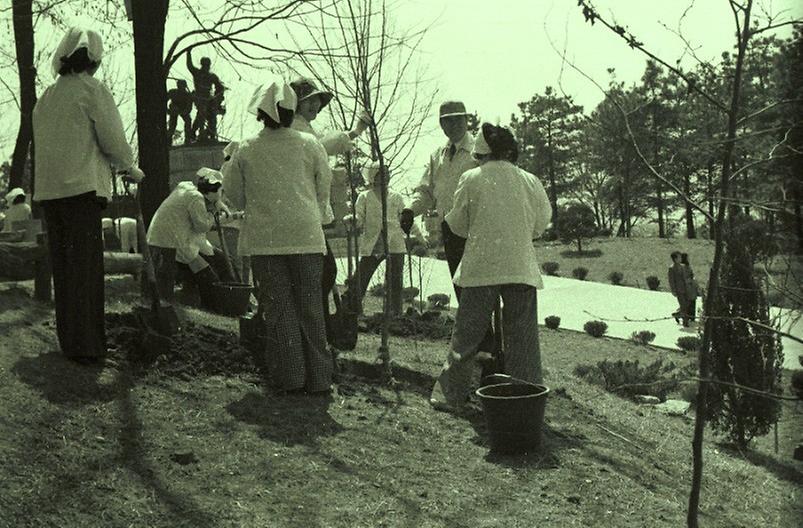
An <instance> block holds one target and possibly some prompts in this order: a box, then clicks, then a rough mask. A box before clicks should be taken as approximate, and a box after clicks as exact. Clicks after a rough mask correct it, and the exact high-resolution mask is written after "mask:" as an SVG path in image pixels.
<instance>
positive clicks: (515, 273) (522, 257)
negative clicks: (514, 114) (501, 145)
mask: <svg viewBox="0 0 803 528" xmlns="http://www.w3.org/2000/svg"><path fill="white" fill-rule="evenodd" d="M551 216H552V206H551V205H550V203H549V198H548V197H547V194H546V191H545V190H544V186H543V185H542V184H541V182H540V181H539V180H538V178H536V177H535V176H533V175H532V174H530V173H529V172H527V171H525V170H522V169H520V168H518V167H516V166H515V165H513V164H512V163H509V162H507V161H489V162H487V163H485V164H483V165H481V166H480V167H477V168H476V169H472V170H470V171H467V172H465V173H464V174H463V176H462V177H461V178H460V182H459V183H458V185H457V191H455V195H454V206H453V207H452V210H451V211H450V212H449V213H448V214H447V215H446V222H447V223H448V224H449V227H450V228H451V230H452V231H453V232H454V233H455V234H456V235H458V236H461V237H464V238H466V239H467V240H466V249H465V252H464V253H463V259H462V260H461V262H460V266H459V267H458V268H457V272H456V273H455V276H454V283H455V284H457V285H458V286H462V287H472V286H491V285H495V284H527V285H530V286H535V287H536V288H543V287H544V284H543V281H542V279H541V271H540V270H539V266H538V262H537V259H536V255H535V248H533V242H532V241H533V240H534V239H535V238H537V237H539V236H540V235H541V233H543V232H544V230H545V229H546V227H547V225H549V221H550V218H551Z"/></svg>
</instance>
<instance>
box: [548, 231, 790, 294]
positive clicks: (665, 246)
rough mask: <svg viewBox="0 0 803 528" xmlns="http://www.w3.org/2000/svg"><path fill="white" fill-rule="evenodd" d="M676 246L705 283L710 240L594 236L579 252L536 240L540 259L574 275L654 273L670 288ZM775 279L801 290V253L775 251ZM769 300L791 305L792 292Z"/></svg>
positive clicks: (634, 280) (639, 283)
mask: <svg viewBox="0 0 803 528" xmlns="http://www.w3.org/2000/svg"><path fill="white" fill-rule="evenodd" d="M673 251H680V252H681V253H688V254H689V261H690V262H691V266H692V269H694V273H695V277H696V278H697V280H698V282H699V283H700V285H701V286H703V287H705V283H706V282H707V281H708V270H709V269H710V267H711V264H712V262H713V260H714V244H713V242H712V241H710V240H703V239H693V240H689V239H686V238H657V237H645V238H596V239H593V240H591V241H588V242H585V241H584V242H583V252H582V253H577V245H576V244H571V245H564V244H561V243H560V242H543V241H541V242H538V243H537V244H536V255H537V256H538V262H539V264H543V263H544V262H557V263H558V264H559V265H560V268H559V270H558V274H559V275H560V276H562V277H568V278H572V270H573V269H575V268H577V267H584V268H587V269H588V276H587V277H586V280H589V281H594V282H605V283H610V280H609V279H608V276H609V275H610V274H611V272H614V271H618V272H620V273H622V275H624V280H623V282H622V284H624V285H625V286H633V287H636V288H644V289H646V288H647V277H648V276H650V275H655V276H656V277H658V279H659V280H660V281H661V284H660V286H659V288H658V289H659V290H660V291H669V283H668V279H667V270H668V269H669V266H670V265H671V260H670V258H669V254H670V253H672V252H673ZM770 274H771V277H772V279H773V280H774V281H775V282H776V283H778V284H779V285H783V286H785V287H786V288H789V289H792V290H793V291H796V292H797V296H798V298H800V294H801V289H800V288H801V284H803V259H801V258H800V257H794V256H793V257H787V256H783V257H777V258H776V259H775V260H774V261H773V265H772V267H771V269H770ZM770 300H771V302H772V303H773V304H775V305H777V306H782V307H793V304H792V303H791V301H790V300H789V299H788V298H785V296H783V295H780V294H779V293H778V292H777V291H775V292H771V294H770ZM797 307H798V308H799V306H797Z"/></svg>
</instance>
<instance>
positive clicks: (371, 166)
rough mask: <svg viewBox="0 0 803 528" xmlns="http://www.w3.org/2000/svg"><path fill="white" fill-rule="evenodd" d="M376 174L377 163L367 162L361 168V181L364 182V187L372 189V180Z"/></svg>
mask: <svg viewBox="0 0 803 528" xmlns="http://www.w3.org/2000/svg"><path fill="white" fill-rule="evenodd" d="M378 172H379V162H378V161H369V162H368V163H366V164H365V165H363V166H362V178H363V180H365V185H366V187H370V188H373V187H374V178H376V175H377V173H378Z"/></svg>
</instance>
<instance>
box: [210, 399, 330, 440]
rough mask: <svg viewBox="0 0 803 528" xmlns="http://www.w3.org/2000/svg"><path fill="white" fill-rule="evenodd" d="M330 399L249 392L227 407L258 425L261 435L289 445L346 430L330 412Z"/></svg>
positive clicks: (238, 418)
mask: <svg viewBox="0 0 803 528" xmlns="http://www.w3.org/2000/svg"><path fill="white" fill-rule="evenodd" d="M331 402H332V399H331V397H329V396H307V395H304V394H300V395H285V396H272V395H266V394H260V393H257V392H249V393H248V394H246V395H245V396H243V397H242V398H241V399H240V400H238V401H236V402H232V403H230V404H229V405H228V406H227V407H226V408H227V410H228V411H229V413H230V414H231V415H232V416H233V417H235V418H236V419H237V420H240V421H241V422H243V423H247V424H251V425H256V426H258V427H259V433H258V434H259V435H260V436H261V437H262V438H267V439H269V440H272V441H274V442H277V443H281V444H284V445H287V446H293V445H298V444H301V445H307V446H314V445H316V444H317V440H318V438H320V437H322V436H332V435H336V434H338V433H339V432H341V431H343V427H342V426H341V425H340V424H339V423H337V422H336V421H335V420H334V419H333V418H332V417H331V416H330V415H329V405H330V404H331Z"/></svg>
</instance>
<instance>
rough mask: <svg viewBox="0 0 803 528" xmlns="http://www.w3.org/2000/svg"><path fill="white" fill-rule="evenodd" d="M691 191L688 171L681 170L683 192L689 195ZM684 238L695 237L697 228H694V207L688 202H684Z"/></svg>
mask: <svg viewBox="0 0 803 528" xmlns="http://www.w3.org/2000/svg"><path fill="white" fill-rule="evenodd" d="M690 192H691V177H690V176H689V172H688V171H685V170H684V171H683V193H684V194H685V195H686V196H689V193H690ZM686 238H697V230H696V229H695V228H694V209H693V208H692V206H691V204H690V203H689V202H686Z"/></svg>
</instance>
